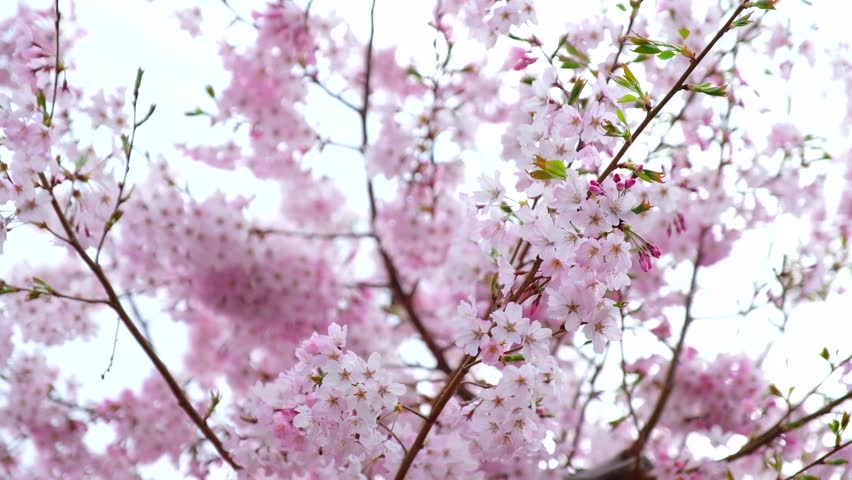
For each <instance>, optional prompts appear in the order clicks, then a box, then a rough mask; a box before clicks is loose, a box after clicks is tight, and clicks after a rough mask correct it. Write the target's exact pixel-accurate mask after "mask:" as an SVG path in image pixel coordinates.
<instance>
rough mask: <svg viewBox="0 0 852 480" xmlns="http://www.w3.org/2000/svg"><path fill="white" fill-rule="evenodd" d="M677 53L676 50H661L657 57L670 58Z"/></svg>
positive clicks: (661, 58)
mask: <svg viewBox="0 0 852 480" xmlns="http://www.w3.org/2000/svg"><path fill="white" fill-rule="evenodd" d="M675 55H677V54H676V53H675V52H673V51H671V50H667V51H665V52H660V54H659V55H657V58H659V59H660V60H668V59H670V58H674V56H675Z"/></svg>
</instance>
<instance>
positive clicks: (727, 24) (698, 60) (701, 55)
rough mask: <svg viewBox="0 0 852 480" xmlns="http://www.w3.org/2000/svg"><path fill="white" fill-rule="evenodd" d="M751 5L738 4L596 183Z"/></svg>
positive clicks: (604, 176)
mask: <svg viewBox="0 0 852 480" xmlns="http://www.w3.org/2000/svg"><path fill="white" fill-rule="evenodd" d="M751 4H752V2H749V1H742V2H740V5H739V6H738V7H737V8H735V9H734V12H733V13H732V14H731V16H730V17H729V18H728V21H726V22H725V23H724V25H722V28H720V29H719V31H718V32H717V33H716V35H715V36H714V37H713V39H712V40H710V42H709V43H708V44H707V46H706V47H704V50H702V51H701V53H699V54H698V56H697V57H695V58H694V59H690V65H689V67H687V69H686V70H684V72H683V74H682V75H681V76H680V78H679V79H678V80H677V81H676V82H675V84H674V85H673V86H672V88H671V90H669V92H668V93H667V94H666V95H665V96H664V97H663V99H662V100H660V102H659V103H657V105H656V106H655V107H654V108H653V109H651V110H650V111H649V112H648V113H647V114H646V115H645V118H644V119H643V120H642V122H641V123H640V124H639V126H637V127H636V129H635V130H634V131H633V133H632V134H631V135H630V138H627V139H626V141H625V142H624V144H623V145H622V146H621V148H620V149H619V150H618V152H617V153H616V154H615V156H614V157H613V158H612V160H611V161H610V162H609V165H607V166H606V168H605V169H604V170H603V172H601V174H600V175H599V176H598V180H597V181H598V183H601V182H603V181H604V179H606V177H608V176H609V174H610V173H612V172H613V171H614V170H615V169H616V168H617V167H618V163H619V162H620V161H621V158H622V157H624V154H625V153H627V150H628V149H629V148H630V146H631V145H632V144H633V142H635V141H636V139H637V138H638V137H639V135H640V134H641V133H642V131H643V130H645V127H647V126H648V125H649V124H650V123H651V120H653V119H654V118H655V117H656V116H657V115H658V114H659V113H660V112H661V111H662V110H663V108H665V106H666V104H667V103H669V100H671V99H672V98H673V97H674V96H675V94H677V93H678V92H679V91H680V90H683V89H684V84H685V83H686V80H687V79H688V78H689V76H690V75H691V74H692V72H693V71H694V70H695V68H696V67H698V65H699V64H700V63H701V61H702V60H704V57H706V56H707V54H708V53H710V50H712V49H713V47H714V46H715V45H716V42H718V41H719V39H720V38H722V36H723V35H724V34H725V33H727V32H728V30H730V27H731V25H732V24H733V23H734V21H735V20H736V19H737V18H739V16H740V14H741V13H742V12H743V10H745V9H746V8H748V7H750V6H751Z"/></svg>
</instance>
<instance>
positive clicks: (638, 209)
mask: <svg viewBox="0 0 852 480" xmlns="http://www.w3.org/2000/svg"><path fill="white" fill-rule="evenodd" d="M651 208H653V206H652V205H651V204H650V203H648V201H647V200H642V203H640V204H639V205H636V206H635V207H633V208H631V209H630V211H631V212H633V213H635V214H636V215H641V214H643V213H645V212H647V211H648V210H650V209H651Z"/></svg>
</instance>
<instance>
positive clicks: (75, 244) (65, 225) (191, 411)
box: [39, 173, 241, 470]
mask: <svg viewBox="0 0 852 480" xmlns="http://www.w3.org/2000/svg"><path fill="white" fill-rule="evenodd" d="M39 179H40V180H41V182H42V187H43V188H44V189H45V190H47V192H48V193H49V194H50V204H51V205H52V207H53V211H54V212H55V213H56V216H57V217H58V218H59V222H60V223H61V224H62V229H63V230H65V234H66V235H68V240H69V245H70V246H71V247H72V248H73V249H74V251H76V252H77V255H78V256H79V257H80V259H81V260H82V261H83V262H84V263H85V264H86V265H87V266H88V267H89V269H90V270H91V271H92V273H94V274H95V277H97V279H98V281H99V282H100V284H101V286H102V287H103V289H104V291H105V292H106V294H107V298H108V299H109V306H110V307H111V308H112V309H113V310H114V311H115V313H117V314H118V317H119V319H121V322H122V323H123V324H124V326H125V327H126V328H127V329H128V330H129V331H130V334H131V335H132V336H133V338H134V340H136V343H138V344H139V346H140V347H142V350H143V351H144V352H145V355H147V356H148V358H149V359H150V360H151V362H152V363H153V364H154V367H155V368H156V369H157V372H159V374H160V376H161V377H163V380H165V381H166V383H167V384H168V386H169V389H170V390H171V391H172V394H173V395H174V396H175V398H176V399H177V401H178V404H179V405H180V407H181V408H182V409H183V410H184V411H185V412H186V413H187V414H188V415H189V417H190V419H191V420H192V422H193V423H195V425H196V426H197V427H198V429H199V430H201V432H202V433H203V434H204V436H205V437H206V438H207V440H209V441H210V443H211V444H213V447H214V448H215V449H216V451H217V452H218V453H219V456H221V457H222V459H223V460H224V461H225V462H227V463H228V464H229V465H230V466H231V467H232V468H234V469H235V470H238V469H240V468H241V467H240V466H239V465H238V464H237V463H236V462H235V461H234V460H233V458H231V455H230V453H228V451H227V450H226V449H225V447H224V445H222V441H221V440H219V437H217V436H216V433H215V432H213V430H212V429H211V428H210V426H209V425H207V422H205V421H204V419H203V418H201V415H200V414H199V413H198V412H197V411H196V410H195V408H194V407H193V406H192V402H190V400H189V398H187V396H186V394H185V393H184V392H183V390H182V389H181V387H180V385H178V383H177V380H175V378H174V376H173V375H172V373H171V372H170V371H169V369H168V367H166V364H165V363H163V361H162V360H161V359H160V357H159V356H157V353H156V352H155V351H154V349H153V348H152V347H151V344H150V343H148V341H147V340H146V339H145V336H144V335H143V334H142V332H141V331H140V330H139V328H137V327H136V325H135V324H134V323H133V320H131V319H130V316H129V315H128V314H127V311H126V310H125V309H124V306H123V305H122V304H121V299H120V298H119V296H118V294H117V293H116V292H115V289H114V288H113V286H112V283H111V282H110V281H109V279H108V278H107V276H106V273H104V271H103V269H102V268H101V266H100V265H99V264H98V263H96V262H95V261H94V260H93V259H92V257H90V256H89V254H88V253H86V249H85V248H84V247H83V246H82V245H81V244H80V242H79V241H78V240H77V236H76V234H75V233H74V228H73V227H72V226H71V224H70V223H69V222H68V219H67V218H66V216H65V213H64V212H63V211H62V207H61V206H60V205H59V202H58V201H57V200H56V196H55V194H54V192H53V187H52V186H51V184H50V182H49V181H48V179H47V177H46V176H45V175H44V173H40V174H39Z"/></svg>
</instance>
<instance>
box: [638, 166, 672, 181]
mask: <svg viewBox="0 0 852 480" xmlns="http://www.w3.org/2000/svg"><path fill="white" fill-rule="evenodd" d="M633 173H634V174H635V175H636V177H638V178H639V179H640V180H643V181H646V182H648V183H666V182H665V180H663V179H664V178H665V177H666V174H665V172H655V171H653V170H644V169H643V170H639V171H636V170H634V171H633Z"/></svg>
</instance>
